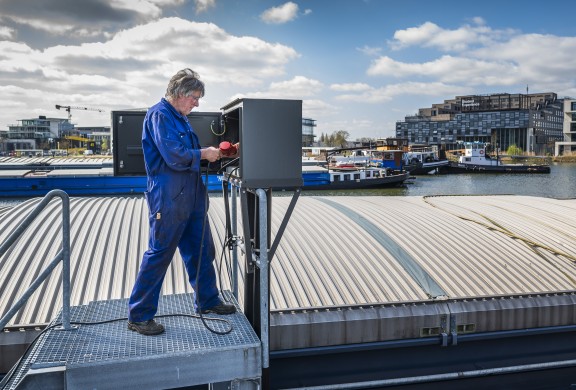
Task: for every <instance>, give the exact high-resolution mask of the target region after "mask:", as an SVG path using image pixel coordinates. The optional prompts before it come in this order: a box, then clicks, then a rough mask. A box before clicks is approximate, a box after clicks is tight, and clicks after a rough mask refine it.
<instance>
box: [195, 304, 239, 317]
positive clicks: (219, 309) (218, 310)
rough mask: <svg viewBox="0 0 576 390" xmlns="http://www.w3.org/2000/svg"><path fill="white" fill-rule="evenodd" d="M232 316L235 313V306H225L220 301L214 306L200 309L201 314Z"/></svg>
mask: <svg viewBox="0 0 576 390" xmlns="http://www.w3.org/2000/svg"><path fill="white" fill-rule="evenodd" d="M211 313H212V314H234V313H236V306H234V305H229V304H226V303H224V302H222V301H220V302H218V304H217V305H216V306H212V307H209V308H208V309H202V314H211Z"/></svg>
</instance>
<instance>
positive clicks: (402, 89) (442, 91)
mask: <svg viewBox="0 0 576 390" xmlns="http://www.w3.org/2000/svg"><path fill="white" fill-rule="evenodd" d="M466 91H469V89H468V88H465V87H462V86H458V85H450V84H445V83H441V82H430V83H424V82H406V83H399V84H390V85H386V86H384V87H381V88H371V89H369V90H365V91H362V93H358V94H353V93H349V94H343V95H339V96H337V97H336V99H337V100H342V101H353V102H356V101H362V102H364V103H372V104H375V103H384V102H388V101H391V100H392V99H394V98H395V97H398V96H402V95H408V96H410V95H417V96H422V95H429V96H454V95H456V94H464V93H466Z"/></svg>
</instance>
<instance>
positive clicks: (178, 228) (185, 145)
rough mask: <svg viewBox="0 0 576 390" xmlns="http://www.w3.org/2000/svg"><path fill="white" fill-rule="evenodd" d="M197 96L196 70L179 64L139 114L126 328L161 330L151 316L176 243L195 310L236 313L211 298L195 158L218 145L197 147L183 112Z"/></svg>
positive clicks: (209, 251)
mask: <svg viewBox="0 0 576 390" xmlns="http://www.w3.org/2000/svg"><path fill="white" fill-rule="evenodd" d="M202 96H204V83H203V82H202V81H200V80H199V76H198V74H197V73H196V72H194V71H192V70H191V69H183V70H181V71H179V72H178V73H176V74H175V75H174V76H173V77H172V79H171V80H170V82H169V84H168V88H167V89H166V96H165V98H162V100H161V101H160V102H159V103H158V104H156V105H155V106H153V107H151V108H150V109H149V110H148V112H147V114H146V117H145V119H144V126H143V131H142V148H143V150H144V160H145V164H146V173H147V176H148V188H147V191H146V193H145V195H146V200H147V202H148V209H149V213H150V214H149V221H150V236H149V241H148V250H147V251H146V252H145V253H144V256H143V259H142V264H141V265H140V271H139V272H138V276H137V277H136V283H135V284H134V288H133V290H132V294H131V296H130V301H129V316H128V329H130V330H133V331H136V332H138V333H141V334H143V335H156V334H160V333H162V332H164V326H163V325H161V324H159V323H157V322H156V321H154V315H155V314H156V311H157V308H158V299H159V297H160V289H161V288H162V282H163V281H164V275H165V274H166V270H167V269H168V266H169V265H170V262H171V261H172V258H173V256H174V253H175V252H176V248H178V249H179V250H180V254H181V256H182V259H183V260H184V264H185V266H186V271H187V273H188V280H189V281H190V284H191V285H192V287H193V288H194V291H195V293H196V304H197V306H198V307H197V309H199V310H201V311H202V313H216V314H232V313H234V312H236V308H235V306H234V305H229V304H226V303H224V302H222V301H221V300H220V298H219V293H218V288H217V286H216V273H215V271H214V266H213V261H214V257H215V249H214V242H213V240H212V234H211V232H210V225H209V223H208V218H205V215H206V213H207V211H208V197H207V196H206V187H205V185H204V183H203V182H202V177H201V170H200V160H208V161H210V162H214V161H216V160H218V159H219V158H220V151H219V150H218V149H217V148H215V147H208V148H204V149H201V147H200V144H199V141H198V137H197V136H196V134H195V133H194V131H193V130H192V127H191V126H190V123H189V122H188V118H187V117H186V116H187V115H188V114H189V113H190V112H191V111H192V109H193V108H194V107H197V106H198V105H199V104H198V101H199V100H200V98H201V97H202ZM204 224H205V225H204ZM200 248H202V254H201V256H202V258H201V260H200V258H199V255H200ZM199 265H200V269H198V266H199Z"/></svg>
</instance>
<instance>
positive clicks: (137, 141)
mask: <svg viewBox="0 0 576 390" xmlns="http://www.w3.org/2000/svg"><path fill="white" fill-rule="evenodd" d="M145 116H146V111H114V112H112V137H113V140H112V144H113V156H114V175H115V176H142V175H146V169H145V167H144V154H143V152H142V125H143V123H144V117H145ZM188 120H189V121H190V124H191V125H192V128H193V129H194V131H195V132H196V134H197V135H198V138H199V140H200V145H201V146H202V147H208V146H214V147H218V145H219V144H220V142H222V141H229V142H231V143H236V142H240V151H241V152H240V158H239V160H238V161H236V162H235V164H231V165H238V171H237V172H235V174H234V176H238V177H239V178H240V179H241V180H242V186H243V187H248V188H290V187H301V186H302V157H301V156H302V101H301V100H279V99H237V100H235V101H233V102H231V103H229V104H228V105H226V106H224V107H222V112H194V111H193V112H192V113H190V115H188ZM229 162H230V160H229V159H226V158H223V159H221V160H220V161H218V162H217V163H211V164H209V165H208V166H209V168H210V171H211V172H216V171H219V170H220V169H221V167H222V166H223V165H224V164H227V163H229ZM206 164H207V163H205V165H206Z"/></svg>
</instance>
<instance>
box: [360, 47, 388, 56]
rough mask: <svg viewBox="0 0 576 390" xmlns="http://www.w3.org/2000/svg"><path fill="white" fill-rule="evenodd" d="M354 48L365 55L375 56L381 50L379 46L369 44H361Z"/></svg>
mask: <svg viewBox="0 0 576 390" xmlns="http://www.w3.org/2000/svg"><path fill="white" fill-rule="evenodd" d="M356 50H358V51H359V52H360V53H364V54H365V55H367V56H370V57H373V56H377V55H379V54H380V52H381V51H382V48H381V47H371V46H363V47H359V48H357V49H356Z"/></svg>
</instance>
